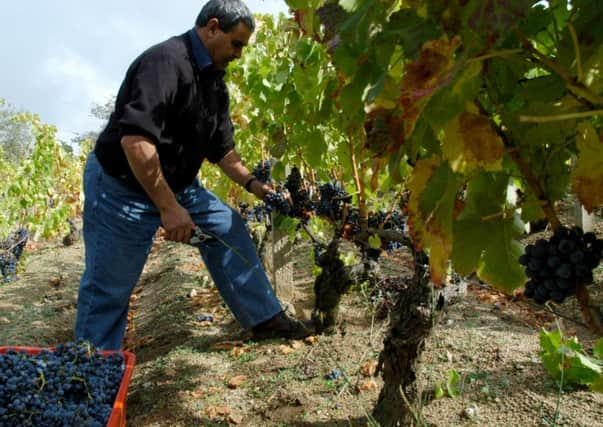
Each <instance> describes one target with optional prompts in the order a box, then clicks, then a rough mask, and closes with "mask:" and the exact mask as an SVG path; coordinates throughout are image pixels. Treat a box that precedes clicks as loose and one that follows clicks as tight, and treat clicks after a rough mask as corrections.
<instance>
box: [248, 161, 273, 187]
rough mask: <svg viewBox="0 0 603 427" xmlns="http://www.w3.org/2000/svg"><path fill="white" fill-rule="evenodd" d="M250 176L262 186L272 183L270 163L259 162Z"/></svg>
mask: <svg viewBox="0 0 603 427" xmlns="http://www.w3.org/2000/svg"><path fill="white" fill-rule="evenodd" d="M252 174H253V176H255V177H256V179H257V180H258V181H261V182H263V183H264V184H270V183H271V182H272V161H271V160H260V161H259V163H258V164H257V165H256V167H255V168H254V169H253V172H252Z"/></svg>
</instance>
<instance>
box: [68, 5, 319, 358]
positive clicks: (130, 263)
mask: <svg viewBox="0 0 603 427" xmlns="http://www.w3.org/2000/svg"><path fill="white" fill-rule="evenodd" d="M254 27H255V22H254V19H253V16H252V15H251V13H250V11H249V9H248V8H247V6H246V5H245V4H244V3H242V1H241V0H210V1H209V2H208V3H206V4H205V5H204V6H203V8H202V10H201V12H200V13H199V16H198V17H197V21H196V24H195V28H193V29H192V30H190V31H188V32H187V33H184V34H182V35H180V36H176V37H173V38H171V39H169V40H167V41H165V42H163V43H160V44H158V45H156V46H153V47H151V48H150V49H148V50H147V51H145V52H144V53H142V55H140V56H139V57H138V58H137V59H136V60H135V61H134V62H133V63H132V65H131V66H130V68H129V69H128V71H127V73H126V76H125V79H124V81H123V83H122V85H121V87H120V90H119V93H118V95H117V99H116V102H115V110H114V111H113V113H112V114H111V117H110V119H109V123H108V124H107V126H106V128H105V129H104V130H103V132H102V133H101V134H100V136H99V138H98V140H97V142H96V146H95V148H94V151H93V152H92V153H91V154H90V157H89V158H88V161H87V163H86V167H85V171H84V192H85V195H86V198H85V205H84V214H83V219H84V242H85V245H86V266H85V271H84V274H83V275H82V278H81V282H80V288H79V294H78V306H77V319H76V324H75V335H76V338H83V339H86V340H90V341H91V342H92V344H94V345H95V346H97V347H99V348H101V349H111V350H115V349H119V348H121V344H122V341H123V337H124V333H125V328H126V323H127V312H128V303H129V299H130V294H131V292H132V289H133V288H134V285H135V284H136V282H137V281H138V278H139V277H140V274H141V272H142V268H143V266H144V263H145V261H146V258H147V255H148V253H149V251H150V249H151V246H152V242H153V237H154V235H155V232H156V230H157V229H158V227H159V226H161V227H163V229H164V230H165V236H166V238H167V239H169V240H172V241H176V242H188V241H189V239H190V237H191V233H192V232H193V230H194V229H195V228H198V229H200V230H201V231H202V232H203V233H204V234H206V235H210V236H212V237H213V238H212V239H209V240H207V241H205V242H203V243H202V245H201V248H200V253H201V256H202V257H203V260H204V262H205V264H206V266H207V268H208V270H209V272H210V274H211V275H212V278H213V279H214V282H215V283H216V286H217V288H218V290H219V291H220V293H221V295H222V297H223V298H224V301H225V302H226V304H227V305H228V307H229V308H230V310H231V311H232V312H233V314H234V315H235V317H236V318H237V320H238V321H239V323H240V324H241V325H242V326H243V327H244V328H246V329H251V330H252V332H253V337H254V338H255V339H264V338H268V337H285V338H303V337H305V336H307V335H309V334H310V333H311V330H310V329H309V328H308V327H307V326H306V325H305V324H304V323H302V322H299V321H297V320H294V319H291V318H289V317H288V316H287V315H285V314H284V312H283V310H282V308H281V305H280V303H279V301H278V300H277V298H276V297H275V295H274V293H273V290H272V287H271V286H270V283H269V281H268V278H267V277H266V273H265V271H264V269H263V267H262V265H261V262H260V260H259V258H258V255H257V252H256V249H255V246H254V245H253V243H252V241H251V238H250V237H249V233H248V232H247V230H246V228H245V225H244V223H243V221H242V219H241V217H240V216H239V214H238V213H236V212H235V211H234V210H233V209H231V208H230V207H229V206H227V205H226V204H225V203H224V202H222V201H221V200H220V199H218V198H217V197H216V196H215V195H214V194H212V193H211V192H210V191H208V190H207V189H205V188H203V187H202V186H201V185H200V183H199V181H198V179H197V174H198V172H199V168H200V166H201V163H202V161H203V160H204V159H207V160H209V161H210V162H212V163H216V164H217V165H218V166H219V167H220V168H221V169H222V170H223V171H224V173H225V174H226V175H227V176H228V177H229V178H230V179H232V180H233V181H234V182H236V183H238V184H239V185H241V186H243V187H245V189H246V190H247V191H249V192H251V193H253V194H254V195H255V196H256V197H258V198H259V199H263V198H264V197H265V196H266V195H267V194H268V193H270V192H271V191H273V190H272V188H271V187H270V186H268V185H266V184H264V183H262V182H260V181H259V180H257V179H255V177H254V176H253V175H251V174H250V173H249V170H248V169H247V168H246V167H245V166H244V165H243V163H242V161H241V158H240V157H239V155H238V154H237V152H236V150H235V149H234V143H233V126H232V122H231V119H230V114H229V108H228V103H229V98H228V90H227V88H226V85H225V83H224V80H223V77H224V69H225V68H226V67H227V65H228V63H229V62H230V61H232V60H234V59H237V58H240V57H241V54H242V51H243V48H244V47H245V46H246V45H247V43H248V41H249V38H250V36H251V33H252V32H253V30H254Z"/></svg>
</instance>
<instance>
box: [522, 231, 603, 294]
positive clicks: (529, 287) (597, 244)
mask: <svg viewBox="0 0 603 427" xmlns="http://www.w3.org/2000/svg"><path fill="white" fill-rule="evenodd" d="M602 257H603V240H601V239H597V236H596V235H595V234H594V233H590V232H589V233H584V232H583V231H582V229H581V228H580V227H573V228H568V227H565V226H559V227H557V228H556V229H555V232H554V234H553V236H552V237H551V238H550V239H548V240H545V239H539V240H538V241H536V242H535V243H534V244H530V245H527V246H526V248H525V253H524V254H523V255H521V256H520V257H519V263H520V264H521V265H523V266H524V267H525V272H526V275H527V276H528V278H529V279H530V280H529V281H528V282H527V283H526V285H525V291H524V295H525V296H526V297H528V298H532V299H533V300H534V302H536V303H538V304H544V303H545V302H547V301H549V300H551V301H554V302H556V303H562V302H563V301H564V300H565V298H567V297H568V296H571V295H573V294H575V293H576V287H577V286H578V285H579V284H589V283H592V282H593V270H594V269H595V268H596V267H597V266H598V265H599V262H601V258H602Z"/></svg>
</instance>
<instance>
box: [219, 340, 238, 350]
mask: <svg viewBox="0 0 603 427" xmlns="http://www.w3.org/2000/svg"><path fill="white" fill-rule="evenodd" d="M242 346H243V341H222V342H217V343H215V344H214V345H213V346H212V349H214V350H232V349H233V348H235V347H242Z"/></svg>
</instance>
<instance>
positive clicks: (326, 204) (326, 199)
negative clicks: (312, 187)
mask: <svg viewBox="0 0 603 427" xmlns="http://www.w3.org/2000/svg"><path fill="white" fill-rule="evenodd" d="M318 191H319V193H320V200H319V201H318V205H317V206H316V214H317V215H318V216H322V217H326V218H329V219H331V220H333V221H336V220H340V219H341V218H342V214H343V206H344V204H345V203H350V202H351V201H352V196H350V195H349V194H348V193H346V192H345V190H343V188H341V186H340V185H339V184H333V183H331V182H327V183H325V184H322V185H320V186H319V187H318Z"/></svg>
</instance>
